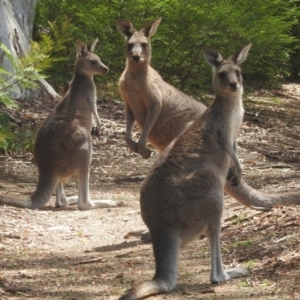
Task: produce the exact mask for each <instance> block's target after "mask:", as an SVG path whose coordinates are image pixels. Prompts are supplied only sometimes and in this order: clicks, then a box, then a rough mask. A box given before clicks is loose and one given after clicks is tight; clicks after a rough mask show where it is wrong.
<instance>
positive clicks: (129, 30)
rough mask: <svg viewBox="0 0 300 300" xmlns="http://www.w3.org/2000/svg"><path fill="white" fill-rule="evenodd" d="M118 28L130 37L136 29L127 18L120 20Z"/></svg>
mask: <svg viewBox="0 0 300 300" xmlns="http://www.w3.org/2000/svg"><path fill="white" fill-rule="evenodd" d="M117 29H118V30H119V31H120V32H121V33H122V34H123V35H124V36H125V37H127V38H130V37H131V36H132V35H133V33H134V32H135V31H136V29H135V28H134V26H133V25H132V23H130V22H128V21H126V20H119V21H118V22H117Z"/></svg>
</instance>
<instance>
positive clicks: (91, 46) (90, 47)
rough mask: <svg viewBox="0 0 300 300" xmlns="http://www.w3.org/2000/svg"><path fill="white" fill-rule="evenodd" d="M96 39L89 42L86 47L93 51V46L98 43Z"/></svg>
mask: <svg viewBox="0 0 300 300" xmlns="http://www.w3.org/2000/svg"><path fill="white" fill-rule="evenodd" d="M98 41H99V40H98V39H95V40H94V41H93V42H91V43H90V44H89V45H88V46H87V49H88V50H89V51H90V52H94V51H95V47H96V45H97V43H98Z"/></svg>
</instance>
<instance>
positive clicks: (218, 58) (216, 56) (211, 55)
mask: <svg viewBox="0 0 300 300" xmlns="http://www.w3.org/2000/svg"><path fill="white" fill-rule="evenodd" d="M202 51H203V55H204V58H205V60H206V61H207V62H208V64H210V65H211V66H213V67H218V66H219V65H220V64H221V62H222V61H223V57H222V55H221V54H220V53H219V52H218V51H217V50H216V49H213V48H204V49H203V50H202Z"/></svg>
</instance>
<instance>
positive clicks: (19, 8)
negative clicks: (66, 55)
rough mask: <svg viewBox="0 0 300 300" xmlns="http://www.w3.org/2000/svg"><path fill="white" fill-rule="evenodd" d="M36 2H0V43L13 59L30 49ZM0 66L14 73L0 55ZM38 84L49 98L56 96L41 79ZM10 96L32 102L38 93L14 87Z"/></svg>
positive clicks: (19, 0) (20, 0)
mask: <svg viewBox="0 0 300 300" xmlns="http://www.w3.org/2000/svg"><path fill="white" fill-rule="evenodd" d="M36 1H37V0H15V1H11V0H0V43H3V44H4V45H5V46H6V47H7V48H8V49H9V50H10V51H11V53H12V55H13V56H15V57H20V56H23V55H24V54H26V52H27V51H28V50H29V48H30V40H31V37H32V30H33V21H34V9H35V4H36ZM0 65H2V66H3V67H4V69H6V70H7V71H9V72H13V71H14V70H13V67H12V66H11V64H10V63H9V61H8V60H7V59H4V58H3V56H1V53H0ZM40 83H41V84H42V86H43V87H44V88H45V89H46V90H47V92H48V93H50V94H51V96H53V97H56V96H57V94H56V92H55V91H54V90H53V89H52V87H49V85H47V83H46V82H45V80H43V79H41V80H40ZM48 88H49V91H48ZM11 96H12V98H14V99H24V100H26V99H31V100H32V99H34V98H36V97H37V96H38V93H37V91H34V90H28V89H24V88H21V87H16V89H15V91H14V92H13V94H12V95H11Z"/></svg>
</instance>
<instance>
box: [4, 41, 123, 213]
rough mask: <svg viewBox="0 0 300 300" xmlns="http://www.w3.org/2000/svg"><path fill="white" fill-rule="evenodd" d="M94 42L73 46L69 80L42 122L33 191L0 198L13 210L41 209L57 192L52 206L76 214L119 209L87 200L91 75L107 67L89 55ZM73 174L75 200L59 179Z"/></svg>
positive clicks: (105, 202)
mask: <svg viewBox="0 0 300 300" xmlns="http://www.w3.org/2000/svg"><path fill="white" fill-rule="evenodd" d="M97 42H98V39H96V40H95V41H93V42H92V43H91V44H90V45H87V44H85V43H84V42H83V41H81V40H78V41H77V42H76V50H77V58H76V62H75V70H74V73H75V74H74V78H73V80H72V82H71V86H70V89H69V91H68V92H67V94H66V95H65V96H64V98H63V99H62V100H61V101H60V102H59V103H58V105H57V106H56V107H55V108H54V110H53V111H52V112H51V113H50V114H49V116H48V117H47V118H46V119H45V121H44V122H43V124H42V126H41V128H40V129H39V131H38V135H37V138H36V142H35V146H34V158H35V162H36V164H37V166H38V170H39V180H38V185H37V189H36V191H35V192H34V193H33V195H32V196H31V199H30V200H26V201H16V199H14V200H9V199H0V203H5V204H8V205H11V206H16V207H21V208H23V207H26V208H31V209H37V208H42V207H43V206H44V205H45V204H46V203H47V202H48V201H49V199H50V197H51V194H52V192H53V191H54V189H55V188H56V203H55V204H56V206H57V207H59V206H66V205H68V204H72V203H77V205H78V208H79V209H81V210H86V209H92V208H98V207H115V206H119V205H122V203H120V202H115V201H112V200H97V201H91V200H90V194H89V169H90V163H91V159H92V138H91V134H90V133H91V130H92V115H93V116H94V117H95V119H96V123H97V128H98V129H100V126H101V123H100V118H99V116H98V113H97V107H96V102H95V98H96V95H95V84H94V80H93V76H94V75H105V74H106V73H107V72H108V68H107V67H106V66H105V65H104V64H103V63H102V62H101V60H100V58H99V57H98V56H97V55H96V54H95V53H93V52H94V49H95V46H96V43H97ZM71 175H77V176H78V197H69V198H67V197H66V195H65V193H64V189H63V184H62V182H63V180H64V179H65V178H67V177H69V176H71Z"/></svg>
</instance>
